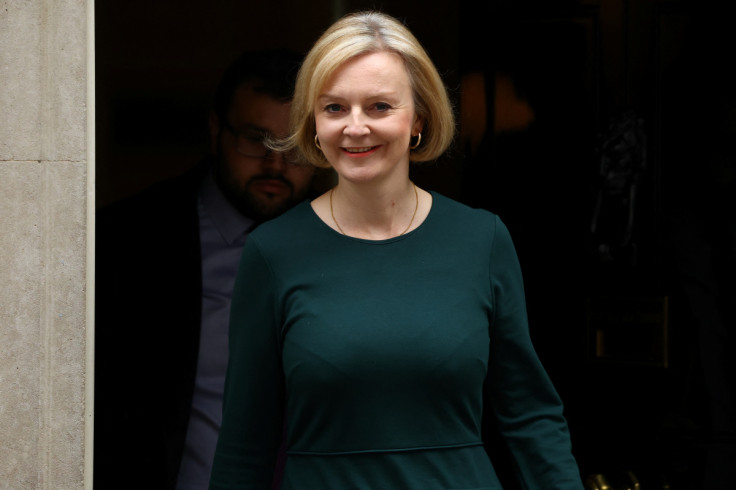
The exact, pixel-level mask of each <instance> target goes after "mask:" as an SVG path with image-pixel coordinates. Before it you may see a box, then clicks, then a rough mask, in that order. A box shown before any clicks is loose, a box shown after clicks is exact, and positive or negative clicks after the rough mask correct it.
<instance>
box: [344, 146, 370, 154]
mask: <svg viewBox="0 0 736 490" xmlns="http://www.w3.org/2000/svg"><path fill="white" fill-rule="evenodd" d="M374 148H378V147H377V146H363V147H360V148H343V150H345V151H346V152H348V153H365V152H367V151H371V150H373V149H374Z"/></svg>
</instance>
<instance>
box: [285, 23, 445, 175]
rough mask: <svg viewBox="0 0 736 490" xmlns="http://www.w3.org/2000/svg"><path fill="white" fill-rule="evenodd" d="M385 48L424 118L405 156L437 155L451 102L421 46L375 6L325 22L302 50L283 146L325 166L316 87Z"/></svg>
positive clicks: (414, 158)
mask: <svg viewBox="0 0 736 490" xmlns="http://www.w3.org/2000/svg"><path fill="white" fill-rule="evenodd" d="M382 51H387V52H391V53H396V54H397V55H399V56H400V57H401V59H402V60H403V61H404V66H405V67H406V70H407V73H408V75H409V81H410V83H411V87H412V92H413V94H414V110H415V112H416V115H417V116H418V117H419V118H421V119H422V120H423V123H424V126H423V128H422V140H421V144H420V145H419V147H418V148H417V149H416V150H412V151H411V153H410V156H409V160H411V161H413V162H426V161H430V160H435V159H437V158H439V156H440V155H442V153H444V152H445V150H446V149H447V148H448V147H449V146H450V143H451V142H452V138H453V136H454V134H455V120H454V116H453V112H452V105H451V104H450V99H449V97H448V96H447V90H446V89H445V85H444V83H443V82H442V78H441V77H440V75H439V73H437V69H436V68H435V66H434V64H433V63H432V60H430V59H429V56H428V55H427V53H426V51H425V50H424V48H423V47H422V45H421V44H420V43H419V41H418V40H417V39H416V37H414V35H413V34H412V33H411V32H410V31H409V29H407V28H406V27H405V26H404V25H403V24H402V23H401V22H399V21H398V20H396V19H395V18H393V17H391V16H389V15H386V14H383V13H380V12H373V11H367V12H357V13H353V14H349V15H347V16H345V17H343V18H342V19H340V20H338V21H337V22H335V23H334V24H332V26H330V27H329V28H328V29H327V30H326V31H325V32H324V33H323V34H322V36H320V38H319V39H318V40H317V42H316V43H315V44H314V46H313V47H312V49H311V50H310V51H309V53H308V54H307V56H306V58H305V59H304V63H303V64H302V66H301V68H300V70H299V74H298V75H297V79H296V87H295V91H294V98H293V100H292V104H291V122H290V125H291V136H290V137H289V138H287V139H286V140H285V141H284V142H283V146H282V145H279V146H282V148H283V149H284V150H291V149H294V148H296V149H297V150H298V151H299V152H300V153H301V154H302V156H303V157H305V158H306V159H307V160H308V161H309V162H311V163H312V164H314V165H315V166H318V167H329V166H330V164H329V162H327V160H326V159H325V157H324V155H323V154H322V152H321V151H320V150H319V149H318V148H317V147H316V146H315V144H314V138H315V135H316V127H315V122H314V107H315V103H316V101H317V97H318V96H319V92H320V90H322V88H323V87H324V85H325V83H326V82H327V81H328V80H329V78H330V77H331V76H332V74H333V73H335V71H336V70H337V69H338V68H340V67H341V66H342V65H343V64H344V63H345V62H347V61H349V60H351V59H353V58H355V57H356V56H360V55H363V54H367V53H374V52H382Z"/></svg>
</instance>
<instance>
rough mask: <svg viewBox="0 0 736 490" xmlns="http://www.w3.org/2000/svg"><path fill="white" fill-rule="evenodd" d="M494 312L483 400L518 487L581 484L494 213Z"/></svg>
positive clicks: (513, 259) (515, 264) (514, 264)
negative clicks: (505, 448)
mask: <svg viewBox="0 0 736 490" xmlns="http://www.w3.org/2000/svg"><path fill="white" fill-rule="evenodd" d="M491 254H492V255H491V271H490V280H491V288H492V289H491V291H492V295H493V314H492V318H491V324H490V339H491V340H490V356H489V369H488V380H487V383H486V386H487V393H486V399H487V400H488V401H489V402H490V403H489V405H490V406H489V407H488V408H490V409H491V410H492V411H493V413H492V414H488V411H487V410H488V409H487V410H486V413H487V414H488V416H489V417H495V419H496V421H497V424H498V429H499V430H500V432H501V434H502V435H503V437H504V440H505V442H506V444H507V445H508V447H509V450H510V451H511V454H512V457H513V461H514V463H515V470H516V473H517V475H518V476H519V478H520V479H521V481H522V486H523V488H529V489H544V490H550V489H575V490H580V489H582V488H583V485H582V481H581V479H580V472H579V469H578V466H577V463H576V462H575V459H574V457H573V455H572V451H571V444H570V435H569V432H568V428H567V421H566V420H565V418H564V416H563V407H562V401H561V400H560V398H559V396H558V394H557V392H556V390H555V388H554V386H553V385H552V382H551V381H550V379H549V376H548V375H547V373H546V371H545V370H544V368H543V366H542V364H541V362H540V360H539V358H538V357H537V354H536V352H535V351H534V348H533V346H532V343H531V339H530V336H529V326H528V321H527V313H526V303H525V299H524V285H523V281H522V276H521V268H520V266H519V261H518V258H517V256H516V251H515V250H514V246H513V243H512V241H511V236H510V235H509V232H508V229H507V228H506V226H505V225H504V224H503V223H502V222H501V220H500V219H498V218H497V217H496V230H495V233H494V239H493V246H492V250H491Z"/></svg>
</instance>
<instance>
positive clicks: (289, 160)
mask: <svg viewBox="0 0 736 490" xmlns="http://www.w3.org/2000/svg"><path fill="white" fill-rule="evenodd" d="M222 126H223V128H225V129H227V130H228V132H230V133H231V134H232V135H233V136H235V138H236V139H237V141H238V143H237V145H236V147H235V151H237V152H238V153H239V154H241V155H243V156H244V157H247V158H255V159H257V160H265V161H274V160H276V155H277V154H279V153H278V152H277V151H274V150H272V149H271V148H269V147H268V146H266V145H265V143H264V141H265V140H266V138H267V134H265V133H259V132H258V131H257V130H254V131H252V133H251V134H252V136H256V137H258V138H259V141H258V143H260V145H261V146H263V150H264V153H263V154H252V153H248V152H245V151H243V150H242V147H241V141H242V140H243V139H247V140H250V141H253V142H254V143H255V142H256V140H255V139H254V138H249V137H248V135H246V133H247V131H239V130H237V129H235V128H234V127H233V125H232V124H230V122H229V121H227V120H225V121H223V125H222ZM289 153H291V152H289ZM289 153H283V154H281V156H282V160H283V161H284V163H286V164H288V165H305V163H304V161H302V160H300V159H299V158H298V157H295V156H293V155H289Z"/></svg>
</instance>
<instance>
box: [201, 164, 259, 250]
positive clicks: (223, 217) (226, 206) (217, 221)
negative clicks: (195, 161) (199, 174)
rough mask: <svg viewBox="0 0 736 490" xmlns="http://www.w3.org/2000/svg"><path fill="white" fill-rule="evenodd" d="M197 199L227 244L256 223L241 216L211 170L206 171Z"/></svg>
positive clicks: (242, 234)
mask: <svg viewBox="0 0 736 490" xmlns="http://www.w3.org/2000/svg"><path fill="white" fill-rule="evenodd" d="M199 199H200V202H201V203H202V207H203V208H204V211H205V212H206V213H207V214H208V215H209V217H210V219H211V220H212V222H213V223H214V225H215V228H217V231H218V232H219V233H220V235H221V236H222V238H223V239H224V240H225V241H226V242H227V243H228V245H232V244H233V242H235V241H236V240H238V239H239V238H241V237H244V236H245V235H246V234H247V233H248V232H249V231H250V230H251V229H252V228H253V226H254V225H255V224H256V223H255V221H254V220H252V219H250V218H248V217H247V216H243V215H242V214H241V213H239V212H238V211H237V210H236V209H235V208H234V207H233V205H232V204H230V201H228V200H227V198H226V197H225V195H224V194H223V193H222V190H221V189H220V186H218V185H217V183H215V179H214V177H213V175H212V170H210V171H209V172H207V175H206V176H205V178H204V181H202V186H201V187H200V190H199Z"/></svg>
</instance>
